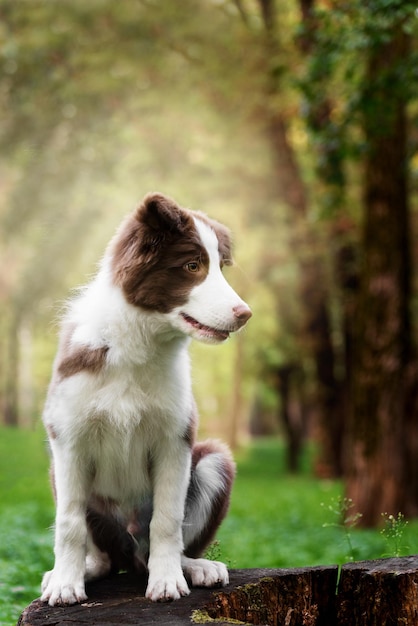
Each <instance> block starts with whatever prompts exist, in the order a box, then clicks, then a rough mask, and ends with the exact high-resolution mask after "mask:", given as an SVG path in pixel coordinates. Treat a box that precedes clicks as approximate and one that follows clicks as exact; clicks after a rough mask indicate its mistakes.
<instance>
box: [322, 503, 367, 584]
mask: <svg viewBox="0 0 418 626" xmlns="http://www.w3.org/2000/svg"><path fill="white" fill-rule="evenodd" d="M321 506H325V504H324V503H321ZM353 506H354V503H353V501H352V499H351V498H343V497H342V496H339V497H338V498H337V499H334V498H333V499H332V500H331V504H329V505H328V506H327V509H328V511H330V512H331V513H332V514H333V515H334V516H335V517H336V521H335V522H329V523H325V524H323V527H324V528H327V527H334V528H340V529H341V530H342V531H343V532H344V537H345V541H346V544H347V547H348V555H347V556H346V557H345V560H346V561H354V560H355V556H356V555H355V549H354V546H353V542H352V537H351V531H352V529H353V528H354V527H355V526H356V524H357V522H358V521H359V519H360V518H361V517H362V514H361V513H354V514H352V513H350V510H351V509H352V508H353ZM342 566H343V564H342V563H341V562H340V563H338V573H337V583H336V586H335V595H336V596H337V595H338V588H339V585H340V579H341V572H342Z"/></svg>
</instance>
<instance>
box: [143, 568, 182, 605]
mask: <svg viewBox="0 0 418 626" xmlns="http://www.w3.org/2000/svg"><path fill="white" fill-rule="evenodd" d="M189 593H190V589H189V587H188V585H187V582H186V579H185V578H184V576H183V572H182V571H181V569H180V571H178V572H175V573H171V574H170V573H168V572H166V573H165V574H163V575H158V574H157V575H155V576H154V575H151V574H150V577H149V580H148V587H147V591H146V593H145V596H146V597H147V598H148V599H149V600H152V601H153V602H168V601H170V600H178V599H179V598H181V597H182V596H187V595H189Z"/></svg>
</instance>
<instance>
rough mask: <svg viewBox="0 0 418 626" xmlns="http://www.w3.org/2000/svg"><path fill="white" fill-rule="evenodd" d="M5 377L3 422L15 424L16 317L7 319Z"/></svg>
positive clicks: (17, 328) (17, 349)
mask: <svg viewBox="0 0 418 626" xmlns="http://www.w3.org/2000/svg"><path fill="white" fill-rule="evenodd" d="M5 379H6V380H5V394H4V407H3V411H4V414H3V423H4V424H5V425H6V426H17V425H18V417H19V409H18V397H19V393H18V379H19V325H18V321H17V319H16V318H13V319H10V320H9V326H8V330H7V348H6V363H5Z"/></svg>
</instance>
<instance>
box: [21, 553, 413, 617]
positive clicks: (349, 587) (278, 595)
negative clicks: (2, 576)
mask: <svg viewBox="0 0 418 626" xmlns="http://www.w3.org/2000/svg"><path fill="white" fill-rule="evenodd" d="M338 575H339V572H338V568H337V566H336V565H332V566H325V567H305V568H298V569H261V570H259V569H247V570H231V572H230V584H229V585H228V587H226V588H225V589H218V590H214V589H192V591H191V594H190V595H189V596H187V597H186V598H181V599H180V600H178V601H176V602H150V601H149V600H146V599H145V597H144V593H145V588H146V582H147V581H146V578H145V577H144V576H142V577H141V576H138V575H135V574H119V575H116V576H113V577H111V578H107V579H105V580H101V581H97V582H94V583H90V584H89V585H87V594H88V596H89V598H88V600H87V601H86V602H83V604H75V605H72V606H67V607H65V606H64V607H59V606H56V607H50V606H48V604H46V603H45V602H41V601H40V600H35V601H34V602H32V604H31V605H30V606H29V607H27V609H26V610H25V611H24V612H23V614H22V615H21V618H20V620H19V624H18V626H68V625H69V624H79V625H80V626H81V625H86V626H93V625H94V624H108V625H109V626H111V625H113V624H114V625H116V624H118V626H125V625H128V624H141V626H154V625H155V624H166V625H170V626H183V625H184V626H190V625H191V624H208V625H213V624H216V623H218V624H237V623H240V624H254V625H257V624H259V625H264V626H265V625H268V626H371V625H378V626H394V625H395V624H399V625H401V624H407V625H409V626H412V625H413V624H417V623H418V608H417V607H418V558H417V557H405V558H397V559H382V560H379V561H363V562H360V563H348V564H346V565H343V566H342V568H341V571H340V578H339V580H338ZM337 591H338V593H337Z"/></svg>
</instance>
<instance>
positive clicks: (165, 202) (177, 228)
mask: <svg viewBox="0 0 418 626" xmlns="http://www.w3.org/2000/svg"><path fill="white" fill-rule="evenodd" d="M135 217H136V219H137V220H138V222H140V223H141V224H143V225H144V226H146V227H147V228H148V229H149V230H150V231H151V232H152V233H153V235H154V236H155V235H157V236H158V234H163V233H172V234H175V233H182V232H184V229H185V227H186V226H187V225H188V224H189V222H190V217H189V216H188V214H187V213H186V212H185V211H183V210H182V209H181V208H180V207H179V205H178V204H177V203H176V202H175V201H174V200H172V199H171V198H169V197H168V196H165V195H163V194H162V193H149V194H147V195H146V196H145V198H144V199H143V201H142V203H141V205H140V206H139V207H138V209H137V211H136V214H135Z"/></svg>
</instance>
